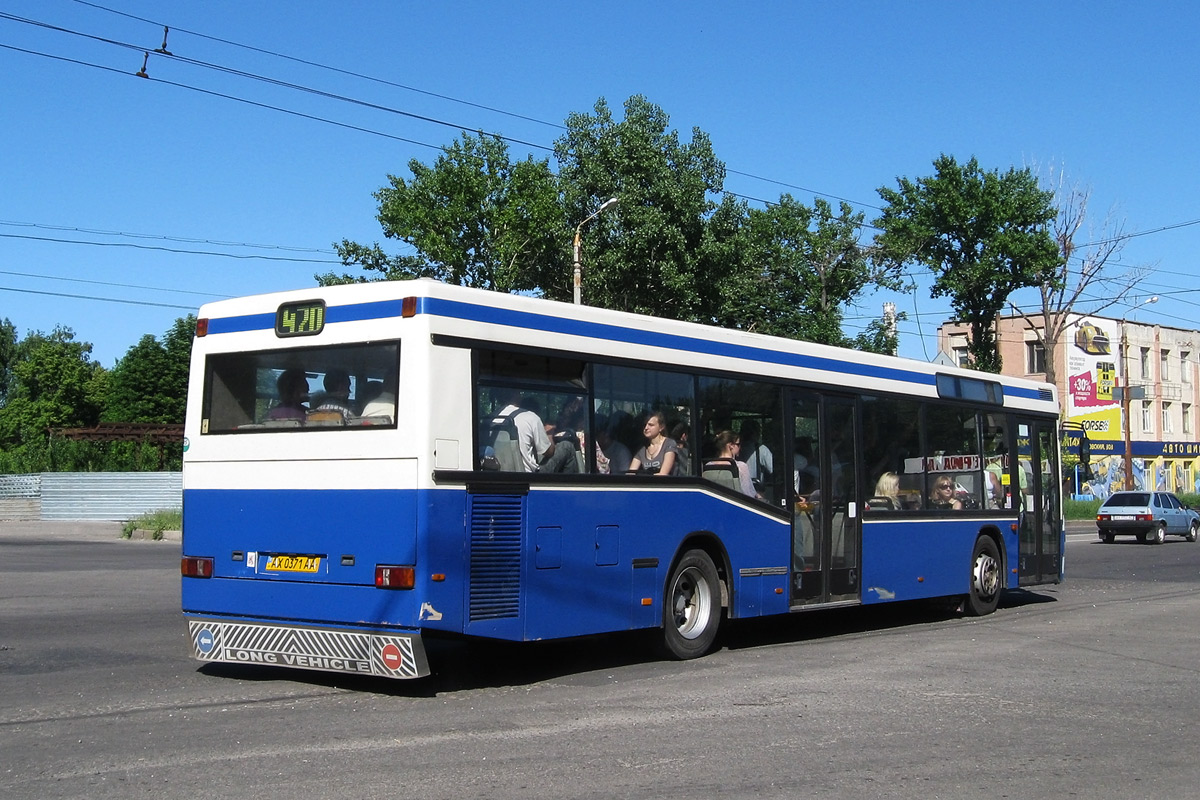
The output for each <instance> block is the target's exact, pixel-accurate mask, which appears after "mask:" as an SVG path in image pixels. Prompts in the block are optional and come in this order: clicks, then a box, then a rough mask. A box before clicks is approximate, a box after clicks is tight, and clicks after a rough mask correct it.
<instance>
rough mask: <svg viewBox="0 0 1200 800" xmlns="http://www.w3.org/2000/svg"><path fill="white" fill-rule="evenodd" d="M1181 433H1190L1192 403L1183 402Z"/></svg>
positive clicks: (1187, 434)
mask: <svg viewBox="0 0 1200 800" xmlns="http://www.w3.org/2000/svg"><path fill="white" fill-rule="evenodd" d="M1183 435H1184V436H1191V435H1192V404H1191V403H1184V404H1183Z"/></svg>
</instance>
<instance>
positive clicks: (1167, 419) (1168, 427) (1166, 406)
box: [1162, 403, 1175, 434]
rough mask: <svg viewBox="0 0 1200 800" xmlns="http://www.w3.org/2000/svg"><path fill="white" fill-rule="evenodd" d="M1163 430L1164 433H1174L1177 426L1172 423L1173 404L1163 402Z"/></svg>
mask: <svg viewBox="0 0 1200 800" xmlns="http://www.w3.org/2000/svg"><path fill="white" fill-rule="evenodd" d="M1162 432H1163V434H1168V433H1174V432H1175V426H1174V425H1172V424H1171V404H1170V403H1163V404H1162Z"/></svg>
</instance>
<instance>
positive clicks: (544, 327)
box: [418, 297, 934, 386]
mask: <svg viewBox="0 0 1200 800" xmlns="http://www.w3.org/2000/svg"><path fill="white" fill-rule="evenodd" d="M418 313H427V314H436V315H438V316H443V317H452V318H454V319H466V320H471V321H473V322H487V323H492V324H496V325H507V326H509V327H514V328H532V329H534V330H538V331H545V332H547V333H561V334H566V335H570V336H586V337H588V338H591V339H605V340H608V341H615V342H624V343H626V344H638V345H647V346H650V347H665V348H670V349H672V350H684V351H688V352H692V353H703V354H705V355H711V356H724V357H728V358H741V359H748V360H751V361H759V362H763V363H768V364H780V365H782V366H788V367H802V368H805V369H817V370H824V371H827V372H843V373H849V374H853V375H861V376H864V377H871V378H880V379H885V380H895V381H905V382H907V383H918V384H924V385H926V386H932V385H934V376H933V375H924V374H921V373H919V372H910V371H908V370H903V369H897V368H895V367H880V366H875V365H869V364H854V363H849V362H846V361H839V360H836V359H832V358H825V357H823V356H805V355H799V354H797V353H784V352H779V351H777V350H768V349H766V348H763V347H753V346H750V345H741V344H729V343H726V342H714V341H711V340H708V339H699V338H695V337H691V336H682V335H680V334H674V333H658V332H655V331H643V330H638V329H636V328H625V327H621V326H619V325H610V324H607V323H601V322H582V321H580V320H573V319H565V318H562V317H553V316H549V315H546V314H534V313H530V312H526V311H512V310H509V309H503V308H493V307H490V306H477V305H473V304H470V303H463V302H460V301H457V300H442V299H438V298H432V297H426V298H422V299H421V301H420V302H419V304H418Z"/></svg>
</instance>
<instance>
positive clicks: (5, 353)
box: [0, 319, 17, 408]
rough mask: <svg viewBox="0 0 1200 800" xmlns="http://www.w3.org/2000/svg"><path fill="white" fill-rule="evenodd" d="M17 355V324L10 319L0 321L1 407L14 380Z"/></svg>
mask: <svg viewBox="0 0 1200 800" xmlns="http://www.w3.org/2000/svg"><path fill="white" fill-rule="evenodd" d="M16 355H17V326H15V325H13V324H12V322H10V321H9V320H8V319H5V320H4V321H3V322H0V408H3V407H4V403H5V401H6V400H7V399H8V387H9V385H10V383H11V381H12V363H13V360H14V359H15V358H16Z"/></svg>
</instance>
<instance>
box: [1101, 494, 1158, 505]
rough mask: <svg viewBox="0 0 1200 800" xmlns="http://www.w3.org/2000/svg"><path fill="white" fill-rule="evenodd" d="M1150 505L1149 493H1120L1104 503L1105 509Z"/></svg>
mask: <svg viewBox="0 0 1200 800" xmlns="http://www.w3.org/2000/svg"><path fill="white" fill-rule="evenodd" d="M1146 505H1150V493H1149V492H1121V493H1119V494H1114V495H1113V496H1112V497H1110V498H1108V499H1107V500H1105V501H1104V506H1105V507H1106V508H1112V507H1114V506H1146Z"/></svg>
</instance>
